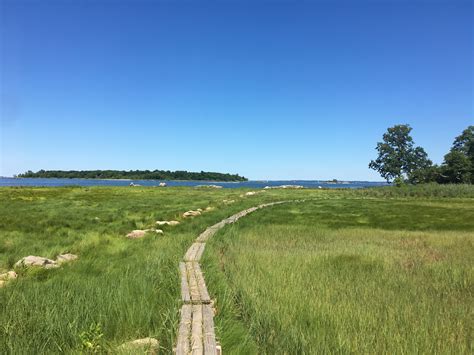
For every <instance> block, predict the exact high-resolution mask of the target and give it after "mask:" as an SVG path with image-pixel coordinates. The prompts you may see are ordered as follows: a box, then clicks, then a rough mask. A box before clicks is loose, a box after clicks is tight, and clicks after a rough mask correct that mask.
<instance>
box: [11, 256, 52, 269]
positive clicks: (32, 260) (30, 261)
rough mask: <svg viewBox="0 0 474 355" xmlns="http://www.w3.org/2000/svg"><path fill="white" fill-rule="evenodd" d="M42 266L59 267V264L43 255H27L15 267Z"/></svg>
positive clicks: (46, 267)
mask: <svg viewBox="0 0 474 355" xmlns="http://www.w3.org/2000/svg"><path fill="white" fill-rule="evenodd" d="M32 266H35V267H42V268H44V269H52V268H55V267H58V264H57V263H56V262H55V261H54V260H51V259H47V258H43V257H42V256H33V255H29V256H25V257H24V258H22V259H20V260H19V261H17V262H16V263H15V267H32Z"/></svg>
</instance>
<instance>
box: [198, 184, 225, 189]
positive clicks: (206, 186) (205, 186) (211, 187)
mask: <svg viewBox="0 0 474 355" xmlns="http://www.w3.org/2000/svg"><path fill="white" fill-rule="evenodd" d="M203 187H204V188H210V189H222V186H219V185H197V186H195V188H197V189H199V188H203Z"/></svg>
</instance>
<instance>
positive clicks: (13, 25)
mask: <svg viewBox="0 0 474 355" xmlns="http://www.w3.org/2000/svg"><path fill="white" fill-rule="evenodd" d="M473 13H474V12H473V2H472V1H464V2H463V1H456V0H450V1H437V0H432V1H416V0H415V1H404V0H400V1H384V0H378V1H376V0H370V1H369V0H367V1H364V0H361V1H337V0H335V1H291V2H290V1H144V0H138V1H112V0H108V1H100V0H97V1H81V0H76V1H67V0H63V1H48V0H42V1H24V0H23V1H22V0H15V1H12V0H0V16H1V18H0V31H1V38H0V40H1V42H0V50H1V52H0V60H1V62H0V66H1V76H0V95H1V101H0V104H1V107H0V109H1V110H0V112H1V113H0V114H1V136H0V137H1V138H0V139H1V142H0V149H1V151H0V158H1V164H0V175H3V176H11V175H13V174H16V173H19V172H24V171H26V170H29V169H30V170H38V169H65V170H67V169H126V170H128V169H150V170H151V169H166V170H168V169H169V170H178V169H179V170H188V171H200V170H205V171H220V172H231V173H239V174H241V175H244V176H246V177H249V178H251V179H330V178H338V179H346V180H348V179H351V180H382V179H381V178H380V177H379V176H378V174H377V173H375V172H373V171H371V170H369V169H368V167H367V165H368V163H369V161H370V160H371V159H373V158H375V155H376V152H375V150H374V148H375V145H376V142H377V141H379V140H380V139H381V136H382V134H383V133H384V131H385V130H386V129H387V127H389V126H392V125H394V124H398V123H409V124H410V125H411V126H412V127H413V132H412V133H413V137H414V139H415V142H416V143H417V144H418V145H421V146H423V147H424V148H425V150H426V151H427V152H428V154H429V156H430V158H431V159H432V160H433V161H434V162H436V163H440V162H441V161H442V158H443V155H444V154H446V152H447V151H448V150H449V148H450V146H451V144H452V141H453V139H454V137H455V136H457V135H459V133H460V132H461V131H462V130H463V129H464V128H466V127H467V126H468V125H469V124H473V123H474V107H473V102H474V95H473V81H474V74H473V63H474V60H473V59H474V58H473V23H474V18H473Z"/></svg>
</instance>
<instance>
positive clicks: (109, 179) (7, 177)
mask: <svg viewBox="0 0 474 355" xmlns="http://www.w3.org/2000/svg"><path fill="white" fill-rule="evenodd" d="M0 179H18V180H20V179H51V180H54V179H56V180H64V179H67V180H104V181H180V182H185V181H194V182H197V181H199V182H217V183H226V184H228V183H239V182H247V181H249V180H246V181H239V180H231V181H224V180H195V179H189V180H183V179H143V178H141V179H124V178H120V179H112V178H81V177H39V176H34V177H33V176H32V177H22V176H0Z"/></svg>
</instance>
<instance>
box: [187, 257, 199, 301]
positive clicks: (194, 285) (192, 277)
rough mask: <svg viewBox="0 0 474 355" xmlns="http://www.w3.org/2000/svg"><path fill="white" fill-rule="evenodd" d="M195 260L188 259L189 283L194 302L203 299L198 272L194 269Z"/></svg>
mask: <svg viewBox="0 0 474 355" xmlns="http://www.w3.org/2000/svg"><path fill="white" fill-rule="evenodd" d="M194 264H196V263H194V262H191V261H188V262H187V263H186V271H187V273H188V283H189V290H190V295H191V301H192V302H193V303H196V302H200V301H201V294H200V293H199V286H198V282H197V279H196V273H195V271H194Z"/></svg>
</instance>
